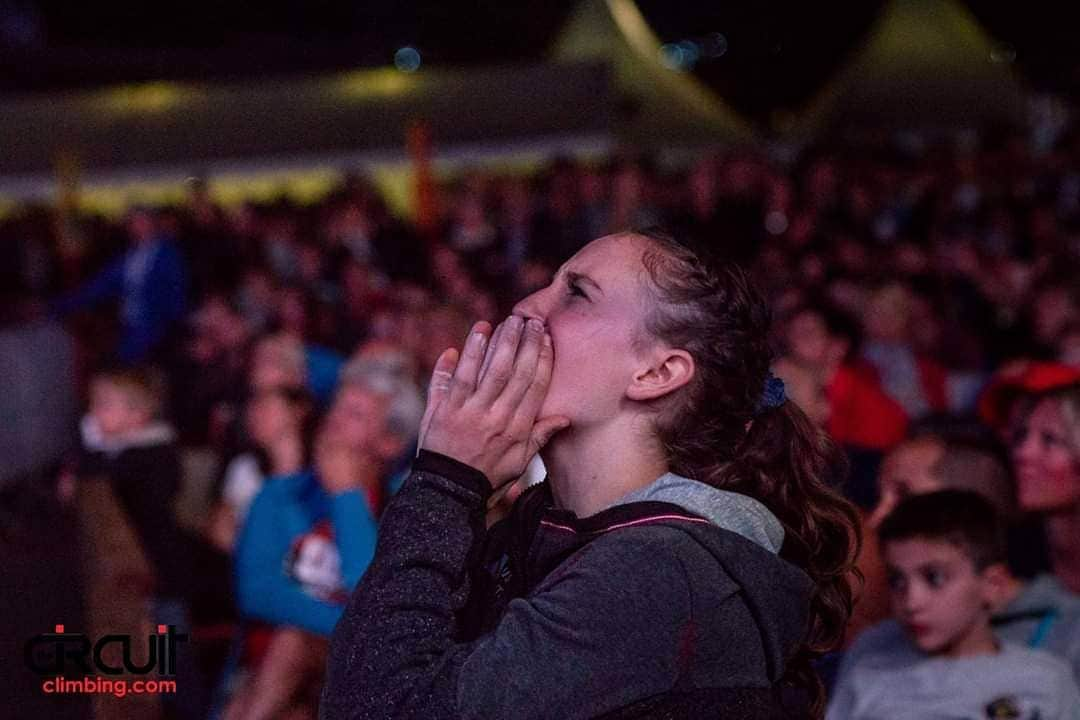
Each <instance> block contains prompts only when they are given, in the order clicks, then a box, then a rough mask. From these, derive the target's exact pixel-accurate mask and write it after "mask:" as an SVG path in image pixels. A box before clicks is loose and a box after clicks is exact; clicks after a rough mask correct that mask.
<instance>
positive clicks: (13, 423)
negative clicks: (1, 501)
mask: <svg viewBox="0 0 1080 720" xmlns="http://www.w3.org/2000/svg"><path fill="white" fill-rule="evenodd" d="M40 315H41V313H40V312H39V311H38V310H37V309H36V308H35V304H34V303H33V302H32V301H30V300H29V299H28V298H26V297H23V296H21V295H19V294H18V293H4V294H3V296H0V378H3V379H4V392H2V393H0V422H2V423H3V427H4V432H3V434H2V435H0V489H3V490H8V489H9V488H10V487H11V486H13V485H14V484H15V483H17V482H18V481H21V480H30V481H36V480H37V479H38V477H39V476H40V475H42V474H50V475H51V474H52V473H51V470H53V469H55V467H56V466H57V465H58V464H59V463H60V461H61V460H62V458H63V456H64V455H65V453H67V452H68V451H69V450H70V449H71V447H72V445H73V443H72V435H73V432H74V430H75V426H76V422H77V403H78V400H77V398H76V394H75V343H74V341H73V339H72V337H71V336H70V335H69V334H68V333H67V332H66V331H65V330H64V328H63V327H62V326H60V325H59V324H58V323H57V322H55V321H54V320H50V319H48V318H46V317H40Z"/></svg>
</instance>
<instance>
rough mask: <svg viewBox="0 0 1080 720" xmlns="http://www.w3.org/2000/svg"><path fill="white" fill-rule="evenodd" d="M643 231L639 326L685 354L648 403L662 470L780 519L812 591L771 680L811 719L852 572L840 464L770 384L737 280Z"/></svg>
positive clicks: (840, 630)
mask: <svg viewBox="0 0 1080 720" xmlns="http://www.w3.org/2000/svg"><path fill="white" fill-rule="evenodd" d="M643 236H644V237H646V238H648V239H649V240H651V241H652V243H653V248H651V249H650V250H648V251H646V254H645V257H644V259H643V262H644V264H645V268H646V270H647V271H648V273H649V275H650V277H651V279H652V285H653V290H654V294H655V306H654V310H653V311H652V312H651V313H650V315H649V316H648V317H647V319H646V323H645V324H646V330H647V331H648V332H649V333H650V334H651V335H652V336H654V337H657V338H661V339H662V340H664V341H665V342H667V343H669V344H670V345H671V346H673V347H680V348H684V349H686V350H687V351H689V352H690V354H691V355H692V356H693V358H694V377H693V378H692V379H691V381H690V382H689V383H687V385H686V386H684V388H682V389H681V391H680V393H679V394H678V395H677V396H675V397H672V398H670V400H669V401H668V402H667V403H666V404H665V406H663V407H661V408H658V414H657V419H656V423H655V426H656V432H657V436H658V438H659V440H660V443H661V445H662V447H663V449H664V452H665V454H666V456H667V459H668V462H669V465H670V467H671V469H672V471H673V472H676V473H679V474H681V475H685V476H687V477H692V478H696V479H698V480H700V481H702V482H706V483H709V484H710V485H713V486H715V487H719V488H722V489H725V490H731V491H734V492H740V493H743V494H745V495H749V496H750V497H753V498H755V499H757V500H759V501H760V502H762V503H763V504H764V505H765V506H766V507H767V508H769V510H770V511H771V512H772V513H773V514H774V515H775V516H776V517H777V519H779V520H780V522H781V523H782V524H783V526H784V528H785V539H784V544H783V547H782V548H781V551H780V554H781V556H782V557H784V558H785V559H787V560H788V561H790V562H791V563H793V564H795V565H797V566H798V567H800V568H802V569H803V570H804V571H805V572H806V573H807V575H809V576H810V578H811V580H813V582H814V588H815V589H814V592H813V596H812V597H811V599H810V607H809V623H808V626H807V631H806V636H805V638H804V641H803V643H801V644H800V646H799V647H798V648H796V650H795V652H794V655H793V656H792V657H791V658H789V661H788V664H787V666H786V672H785V675H784V681H785V682H784V683H782V685H784V684H786V685H791V686H795V687H796V688H798V689H800V690H802V691H804V692H808V693H809V694H810V702H811V707H812V716H813V717H820V716H821V714H822V711H823V708H824V705H825V693H824V689H823V688H822V686H821V681H820V679H819V678H818V677H817V675H816V673H815V672H814V670H813V668H812V666H811V662H812V661H813V659H814V658H815V657H818V656H820V655H822V654H824V653H826V652H829V651H830V650H833V649H836V648H838V647H839V645H840V643H841V642H842V641H843V635H844V630H845V628H846V626H847V622H848V618H849V617H850V615H851V609H852V602H853V600H852V596H853V592H852V582H854V580H855V578H856V577H857V576H856V574H855V557H856V555H857V554H858V547H859V542H860V539H861V538H860V533H859V518H858V513H857V511H856V509H855V506H854V505H852V504H851V503H850V502H849V501H848V500H846V499H844V497H843V496H842V495H840V493H838V492H837V491H836V490H835V489H833V486H834V485H836V484H838V483H839V482H840V481H841V480H842V479H843V478H844V475H845V473H846V465H847V463H846V461H845V458H844V455H843V454H842V453H841V452H840V450H839V449H838V448H837V447H836V445H835V444H834V443H833V442H832V440H830V439H829V437H828V436H827V435H826V434H825V432H824V431H823V430H822V429H820V428H819V427H817V426H816V425H814V423H813V422H811V421H810V420H809V419H808V418H807V417H806V415H805V414H803V412H802V411H801V410H800V409H799V408H798V407H797V406H796V405H795V404H794V403H793V402H791V401H790V400H785V399H784V398H783V394H782V392H778V391H777V386H776V382H777V381H775V380H770V379H769V378H770V374H769V365H770V360H771V351H770V347H769V323H770V313H769V308H768V305H767V303H766V302H765V300H764V298H763V297H762V296H761V295H760V293H759V292H758V291H757V290H756V289H755V288H754V286H753V284H752V283H751V282H750V280H749V278H748V277H747V275H746V273H744V272H743V271H742V270H741V269H739V268H738V267H737V266H735V265H733V264H731V263H729V262H726V261H723V260H722V259H717V258H716V257H715V256H711V255H709V254H708V253H706V252H704V251H701V250H700V249H692V248H689V247H686V246H685V245H683V244H681V243H679V242H676V241H675V240H673V239H672V238H670V237H668V236H665V235H661V234H656V233H648V234H644V235H643Z"/></svg>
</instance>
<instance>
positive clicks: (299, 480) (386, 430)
mask: <svg viewBox="0 0 1080 720" xmlns="http://www.w3.org/2000/svg"><path fill="white" fill-rule="evenodd" d="M423 410H424V405H423V398H422V397H421V394H420V390H419V388H417V387H416V385H415V383H413V382H412V381H411V380H409V379H406V378H404V377H402V376H400V375H392V374H388V373H382V372H379V371H378V370H377V369H373V368H370V367H359V368H357V369H356V370H355V371H349V370H347V371H346V372H345V373H344V374H343V378H342V383H341V385H340V387H339V388H338V391H337V393H336V395H335V397H334V402H333V404H332V406H331V407H330V410H329V411H328V413H327V415H326V417H325V418H324V420H323V422H322V424H321V425H320V427H319V429H318V432H317V433H316V440H315V448H314V453H313V467H311V468H308V469H305V470H302V471H300V472H297V473H293V474H290V475H283V476H278V477H272V478H270V479H269V480H268V481H267V483H266V485H265V486H264V487H263V489H262V490H261V491H260V493H259V495H258V496H257V497H256V498H255V500H254V502H253V503H252V505H251V508H250V510H249V511H248V515H247V519H246V521H245V523H244V526H243V529H242V530H241V532H240V537H239V540H238V543H237V548H236V568H235V576H236V595H237V602H238V605H239V609H240V612H241V615H242V616H243V617H244V618H245V620H246V622H247V625H248V627H247V630H246V638H245V639H246V642H245V653H246V655H247V657H246V658H245V659H246V664H247V665H248V666H249V667H250V669H251V670H252V673H251V677H250V680H249V681H247V682H245V683H244V685H243V687H242V688H241V689H240V690H239V691H238V692H237V693H236V694H235V696H234V698H233V699H232V700H231V701H230V703H229V706H228V708H227V709H226V714H225V717H226V718H245V719H250V718H262V717H275V716H276V715H277V714H278V713H280V712H281V711H282V710H285V709H287V708H288V707H290V705H293V704H296V703H297V702H300V703H303V702H305V701H306V700H307V698H303V697H301V698H298V697H297V695H298V694H299V693H301V691H303V690H304V689H305V688H307V689H313V691H314V692H317V691H318V688H319V685H320V683H319V682H318V676H319V674H320V673H321V671H322V669H323V667H324V665H325V657H326V650H327V639H328V637H329V635H330V633H331V632H332V631H333V628H334V626H335V624H336V623H337V621H338V619H339V618H340V616H341V613H342V611H343V610H344V606H345V603H346V601H347V599H348V596H349V594H350V593H351V591H352V589H353V588H354V587H355V586H356V584H357V583H358V582H359V580H360V577H361V576H362V575H363V573H364V571H365V570H366V569H367V566H368V564H369V563H370V562H371V558H372V557H373V555H374V552H375V539H376V521H375V518H376V517H377V514H378V509H379V503H380V501H381V497H382V486H383V483H384V479H385V478H386V476H387V475H388V474H389V473H390V472H392V470H393V467H394V462H395V460H396V459H397V458H398V457H400V456H401V454H402V453H403V452H404V451H405V450H406V449H408V448H409V447H410V446H412V445H413V443H414V442H415V438H416V434H417V431H418V428H419V425H420V418H421V417H422V415H423ZM254 656H257V657H254Z"/></svg>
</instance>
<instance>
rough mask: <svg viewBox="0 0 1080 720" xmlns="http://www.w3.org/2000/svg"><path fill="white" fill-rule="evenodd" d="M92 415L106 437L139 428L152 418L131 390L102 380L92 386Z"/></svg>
mask: <svg viewBox="0 0 1080 720" xmlns="http://www.w3.org/2000/svg"><path fill="white" fill-rule="evenodd" d="M90 415H91V416H92V417H93V418H94V420H95V421H96V422H97V425H98V428H99V429H100V430H101V433H102V435H105V436H106V437H116V436H117V435H123V434H124V433H127V432H131V431H132V430H137V429H138V428H140V427H142V426H143V425H144V424H145V423H146V422H148V421H149V419H150V418H149V414H148V413H147V412H146V409H145V408H144V407H143V406H142V404H141V403H139V402H137V401H136V399H135V398H134V397H132V394H131V393H130V392H128V391H126V390H125V389H124V388H121V387H118V386H117V385H114V384H113V383H111V382H105V381H100V380H99V381H97V382H95V383H94V384H93V385H92V386H91V387H90Z"/></svg>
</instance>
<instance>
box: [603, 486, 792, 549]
mask: <svg viewBox="0 0 1080 720" xmlns="http://www.w3.org/2000/svg"><path fill="white" fill-rule="evenodd" d="M647 501H652V502H666V503H670V504H672V505H678V506H679V507H681V508H682V509H684V510H686V511H687V512H691V513H693V514H695V515H700V516H701V517H703V518H705V519H706V520H708V521H709V522H711V523H712V524H713V525H716V526H717V527H720V528H723V529H724V530H730V531H731V532H733V533H735V534H737V535H741V536H743V537H744V538H746V539H747V540H749V541H751V542H753V543H754V544H756V545H760V546H761V547H763V548H765V549H766V550H768V551H769V552H771V553H773V554H774V555H775V554H777V553H779V552H780V547H781V546H782V545H783V544H784V526H783V525H781V524H780V521H779V520H778V519H777V518H776V516H775V515H773V514H772V513H771V512H770V511H769V509H768V508H767V507H765V505H763V504H762V503H761V502H759V501H757V500H755V499H754V498H752V497H750V496H748V495H742V494H740V493H735V492H730V491H728V490H720V489H718V488H714V487H713V486H711V485H707V484H705V483H703V482H701V481H699V480H693V479H691V478H688V477H683V476H682V475H676V474H675V473H670V472H669V473H664V474H663V475H661V476H660V477H658V478H657V479H656V480H654V481H653V482H652V483H650V484H649V485H646V486H645V487H643V488H640V489H638V490H635V491H633V492H631V493H629V494H628V495H624V496H623V497H622V498H620V499H619V500H618V501H617V502H616V503H614V504H615V505H624V504H627V503H632V502H647Z"/></svg>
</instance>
